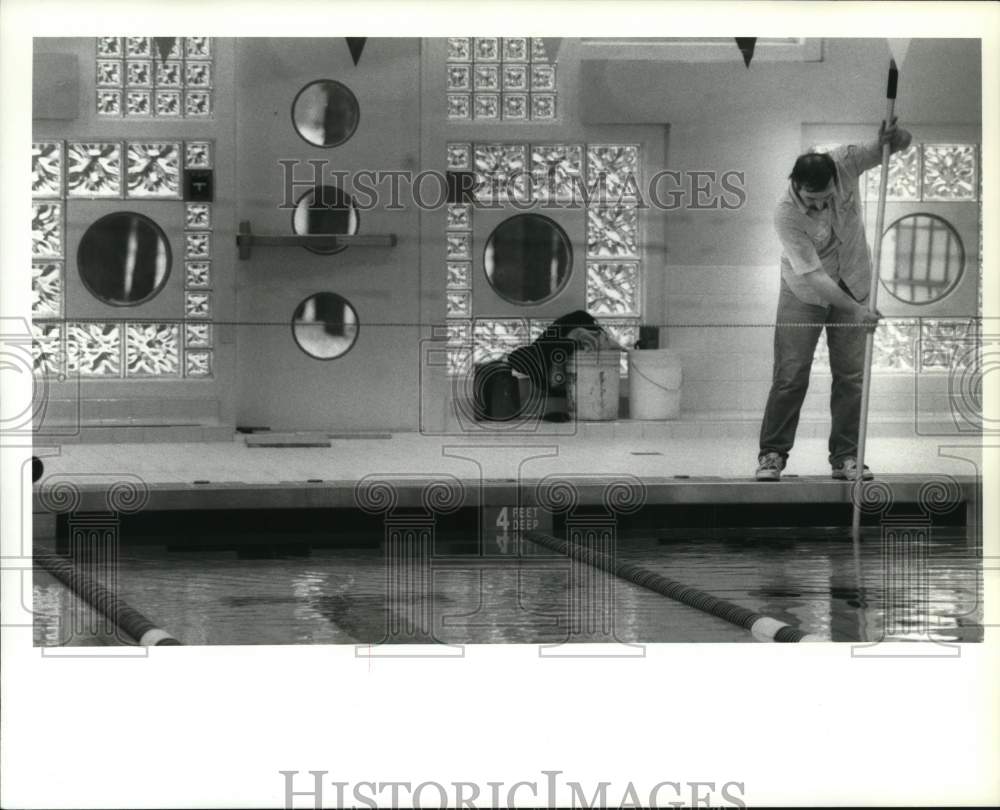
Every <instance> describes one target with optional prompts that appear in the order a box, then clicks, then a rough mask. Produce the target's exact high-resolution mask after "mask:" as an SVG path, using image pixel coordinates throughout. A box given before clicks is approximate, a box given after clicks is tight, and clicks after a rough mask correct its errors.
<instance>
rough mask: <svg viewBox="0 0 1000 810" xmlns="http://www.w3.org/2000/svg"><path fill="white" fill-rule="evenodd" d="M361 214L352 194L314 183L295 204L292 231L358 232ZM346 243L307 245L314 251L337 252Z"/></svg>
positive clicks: (302, 232) (320, 232) (303, 232)
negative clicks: (337, 244)
mask: <svg viewBox="0 0 1000 810" xmlns="http://www.w3.org/2000/svg"><path fill="white" fill-rule="evenodd" d="M360 221H361V216H360V214H359V213H358V209H357V207H356V206H355V205H354V200H353V199H352V198H351V195H350V194H348V193H347V192H345V191H342V190H341V189H339V188H338V187H337V186H316V187H315V188H312V189H310V190H309V191H307V192H306V193H305V194H303V195H302V196H301V197H299V199H298V202H297V203H296V204H295V211H294V212H293V213H292V231H293V232H294V233H299V234H311V235H314V236H315V235H320V234H340V235H345V234H346V235H351V234H355V233H357V232H358V226H359V224H360ZM346 248H347V245H341V246H340V247H334V248H312V247H310V248H306V250H311V251H312V252H313V253H323V254H331V253H340V251H342V250H345V249H346Z"/></svg>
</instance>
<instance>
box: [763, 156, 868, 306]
mask: <svg viewBox="0 0 1000 810" xmlns="http://www.w3.org/2000/svg"><path fill="white" fill-rule="evenodd" d="M830 157H832V158H833V162H834V163H835V164H836V166H837V173H836V176H835V178H834V181H835V182H834V186H835V191H834V194H833V196H832V197H831V198H830V199H829V200H828V201H827V203H826V207H825V208H822V209H819V210H817V209H815V208H812V207H810V206H808V205H807V204H806V203H805V202H804V201H803V200H802V198H801V197H800V196H799V194H798V192H796V190H795V189H794V188H793V187H792V183H791V181H790V180H789V182H788V188H787V189H786V190H785V193H784V194H782V196H781V199H779V200H778V206H777V208H776V209H775V212H774V227H775V230H776V231H777V233H778V238H779V239H780V240H781V247H782V253H781V277H782V279H783V280H784V282H785V283H786V284H787V285H788V287H789V288H790V289H791V291H792V292H793V293H794V294H795V297H796V298H798V299H799V300H800V301H802V302H803V303H806V304H815V305H817V306H826V305H827V303H826V302H825V301H824V300H823V299H822V298H820V297H819V295H817V294H816V292H815V291H814V290H813V288H812V286H811V285H810V284H809V282H808V281H806V280H805V279H804V278H802V276H804V275H805V274H806V273H811V272H813V271H814V270H823V271H825V272H826V274H827V275H828V276H830V278H832V279H833V280H834V281H843V282H844V284H845V285H846V286H847V288H848V289H849V290H850V291H851V294H852V295H853V296H854V297H855V299H857V300H858V301H864V300H865V299H866V298H867V297H868V292H869V287H870V285H871V254H870V252H869V250H868V242H867V241H866V239H865V228H864V222H863V220H862V216H861V195H860V193H859V191H858V178H859V177H860V176H861V174H862V173H863V172H865V171H867V170H868V169H871V168H872V167H874V166H878V165H879V163H881V161H882V147H881V146H880V145H879V143H878V141H873V142H871V143H868V144H863V145H852V146H842V147H838V148H837V149H834V150H833V151H831V152H830Z"/></svg>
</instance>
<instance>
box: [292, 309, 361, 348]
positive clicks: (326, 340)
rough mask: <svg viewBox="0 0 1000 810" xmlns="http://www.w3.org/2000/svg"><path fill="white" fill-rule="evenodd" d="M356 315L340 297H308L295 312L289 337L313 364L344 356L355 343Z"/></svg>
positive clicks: (356, 333) (356, 332) (356, 337)
mask: <svg viewBox="0 0 1000 810" xmlns="http://www.w3.org/2000/svg"><path fill="white" fill-rule="evenodd" d="M359 328H360V327H359V325H358V313H357V312H356V311H355V309H354V307H353V306H351V303H350V302H349V301H348V300H347V299H346V298H344V297H343V296H341V295H337V293H331V292H321V293H316V294H315V295H310V296H309V297H308V298H306V299H305V300H304V301H303V302H302V303H301V304H299V305H298V306H297V307H296V308H295V313H294V314H293V315H292V336H293V337H294V338H295V342H296V343H297V344H298V347H299V348H300V349H302V351H304V352H305V353H306V354H308V355H309V356H310V357H315V358H316V359H317V360H333V359H334V358H335V357H340V356H341V355H344V354H347V352H349V351H350V350H351V347H352V346H353V345H354V343H355V341H356V340H357V339H358V330H359Z"/></svg>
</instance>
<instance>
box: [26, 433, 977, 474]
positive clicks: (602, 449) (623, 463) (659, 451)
mask: <svg viewBox="0 0 1000 810" xmlns="http://www.w3.org/2000/svg"><path fill="white" fill-rule="evenodd" d="M35 453H36V455H39V456H41V457H42V459H43V462H44V464H45V474H44V476H45V477H47V476H49V475H53V474H59V475H60V476H63V475H67V474H68V475H71V476H73V477H77V476H80V478H79V480H80V482H81V483H85V482H87V483H95V484H96V483H103V482H105V481H108V480H111V479H114V478H115V477H116V476H119V475H122V474H129V475H135V476H139V477H140V478H141V479H142V480H144V481H145V482H146V483H148V484H160V483H184V482H187V483H190V482H193V481H195V480H208V481H212V482H213V483H215V482H234V483H235V482H242V483H245V484H273V483H281V482H293V481H300V482H304V481H307V480H309V479H323V480H327V481H329V480H345V479H353V480H359V479H361V478H363V477H365V476H366V475H372V474H414V475H426V474H428V473H441V474H450V475H455V476H457V477H459V478H460V479H462V480H470V479H479V478H480V476H481V477H482V478H484V479H505V478H524V477H526V478H543V477H545V476H547V475H551V474H554V473H581V474H587V475H595V476H599V475H607V476H614V475H624V474H631V475H634V476H637V477H639V478H641V479H642V478H646V477H661V476H674V475H690V476H720V477H723V478H731V479H734V480H744V481H745V480H749V479H751V478H752V476H753V472H754V469H755V468H756V457H757V444H756V441H755V439H754V438H752V437H749V436H745V435H744V436H733V437H725V436H718V437H711V436H704V437H699V438H669V439H654V438H642V437H633V438H628V437H622V438H614V437H607V436H603V437H593V436H588V435H585V434H584V433H583V432H578V433H577V435H568V436H506V437H505V436H502V435H496V436H485V437H481V438H480V437H474V436H424V435H421V434H417V433H398V434H392V435H391V437H390V438H388V439H333V440H331V446H330V447H328V448H326V447H323V448H312V447H310V448H297V447H296V448H273V447H266V448H262V447H247V446H246V444H245V437H244V436H242V435H237V436H235V437H234V438H233V440H232V441H226V442H210V443H202V442H192V443H157V444H66V445H62V446H61V447H50V448H44V447H37V448H36V449H35ZM980 456H981V451H980V450H979V448H978V447H977V446H976V444H975V442H974V441H973V440H972V439H970V438H962V439H958V438H957V437H956V438H940V437H928V438H923V439H913V438H907V439H901V438H874V439H872V440H871V441H870V442H869V445H868V451H867V457H866V461H867V462H868V464H869V466H871V467H872V469H873V470H874V471H875V473H876V475H878V474H908V475H923V474H927V475H933V474H946V475H954V476H977V475H979V474H980V466H981V465H980ZM786 473H787V474H794V475H799V476H810V475H815V476H829V466H828V464H827V449H826V441H825V440H824V439H817V438H806V439H802V440H801V441H799V442H798V443H797V445H796V447H795V449H794V450H793V452H792V455H791V457H790V459H789V465H788V468H787V469H786ZM43 482H44V477H43Z"/></svg>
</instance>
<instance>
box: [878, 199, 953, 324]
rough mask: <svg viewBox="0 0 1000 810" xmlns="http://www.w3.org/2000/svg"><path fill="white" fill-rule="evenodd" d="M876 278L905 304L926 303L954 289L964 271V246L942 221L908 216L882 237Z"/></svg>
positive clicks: (893, 225) (950, 228) (926, 215)
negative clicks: (878, 277)
mask: <svg viewBox="0 0 1000 810" xmlns="http://www.w3.org/2000/svg"><path fill="white" fill-rule="evenodd" d="M880 250H881V256H880V259H879V262H880V263H879V276H880V277H881V281H882V285H883V286H884V287H885V288H886V289H887V290H888V291H889V293H890V294H891V295H893V296H894V297H895V298H898V299H899V300H900V301H905V302H906V303H907V304H930V303H933V302H934V301H939V300H941V299H942V298H944V297H945V296H946V295H948V293H950V292H951V291H952V290H953V289H955V285H956V284H958V280H959V278H961V276H962V272H963V271H964V269H965V247H964V246H963V245H962V240H961V238H960V237H959V235H958V232H957V231H956V230H955V229H954V228H953V227H952V225H951V223H950V222H948V221H947V220H946V219H942V218H941V217H939V216H935V215H933V214H909V215H907V216H905V217H901V218H900V219H897V220H896V221H895V222H894V223H892V225H891V226H890V227H889V229H888V230H887V231H886V232H885V234H884V235H883V237H882V245H881V248H880Z"/></svg>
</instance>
